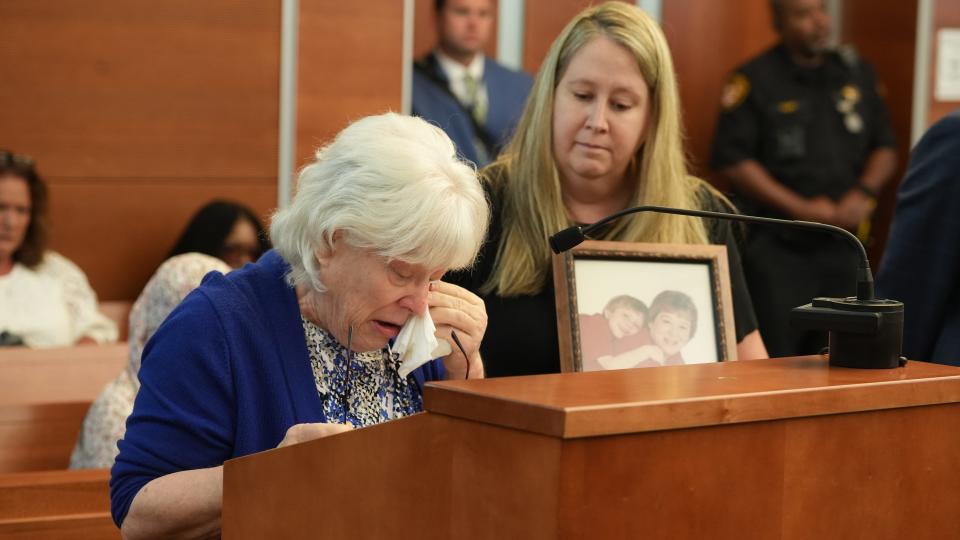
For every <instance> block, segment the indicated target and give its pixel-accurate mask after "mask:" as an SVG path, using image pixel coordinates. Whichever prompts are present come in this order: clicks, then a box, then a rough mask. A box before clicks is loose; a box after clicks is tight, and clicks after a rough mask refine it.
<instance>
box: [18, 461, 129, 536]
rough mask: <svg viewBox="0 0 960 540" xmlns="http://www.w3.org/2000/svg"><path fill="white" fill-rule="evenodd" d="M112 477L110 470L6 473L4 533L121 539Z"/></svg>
mask: <svg viewBox="0 0 960 540" xmlns="http://www.w3.org/2000/svg"><path fill="white" fill-rule="evenodd" d="M109 479H110V471H108V470H106V469H103V470H86V471H44V472H29V473H12V474H2V475H0V538H5V539H20V538H23V539H27V538H29V539H31V540H35V539H36V540H43V539H47V538H49V539H99V538H105V539H116V538H120V531H119V530H117V528H116V526H115V525H114V524H113V520H112V519H111V517H110V492H109V485H108V482H109Z"/></svg>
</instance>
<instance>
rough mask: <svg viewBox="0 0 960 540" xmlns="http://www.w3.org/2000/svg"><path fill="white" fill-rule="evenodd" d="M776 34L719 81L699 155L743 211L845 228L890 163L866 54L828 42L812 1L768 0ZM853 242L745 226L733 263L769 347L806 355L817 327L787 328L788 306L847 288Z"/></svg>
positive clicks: (820, 6) (864, 212)
mask: <svg viewBox="0 0 960 540" xmlns="http://www.w3.org/2000/svg"><path fill="white" fill-rule="evenodd" d="M771 7H772V11H773V21H774V26H775V28H776V30H777V32H778V34H779V35H780V42H779V43H778V44H777V45H775V46H774V47H773V48H771V49H769V50H767V51H766V52H764V53H763V54H761V55H760V56H757V57H756V58H754V59H752V60H751V61H749V62H747V63H746V64H744V65H743V66H741V67H740V68H738V69H737V70H736V71H735V72H734V73H733V75H732V76H731V77H730V79H729V81H728V82H727V84H726V87H725V88H724V91H723V95H722V98H721V103H722V106H723V111H722V113H721V115H720V119H719V122H718V125H717V133H716V137H715V139H714V144H713V155H712V157H711V165H712V166H713V168H714V169H715V170H718V171H719V172H720V173H721V174H722V175H723V176H725V177H727V178H728V179H729V180H730V182H731V184H732V186H733V188H734V191H735V194H736V196H737V198H738V199H739V201H740V204H742V207H741V210H742V211H744V212H745V213H749V214H756V215H763V216H770V217H779V218H787V219H801V220H808V221H819V222H822V223H829V224H832V225H837V226H839V227H843V228H846V229H849V230H852V231H856V229H857V228H858V226H859V225H860V224H861V223H864V222H866V220H867V218H868V217H869V215H870V213H871V212H872V210H873V208H874V206H875V202H876V197H877V193H878V192H879V191H880V189H881V188H882V187H883V185H884V184H885V183H886V182H887V180H889V179H890V177H891V176H892V175H893V174H894V170H895V168H896V153H895V151H894V149H893V143H894V141H893V133H892V131H891V128H890V122H889V118H888V115H887V111H886V106H885V105H884V103H883V99H882V98H881V96H880V94H879V93H878V91H877V81H876V78H875V75H874V72H873V69H872V68H871V67H870V65H869V64H867V63H866V62H864V61H863V60H861V59H860V58H858V57H857V55H856V53H855V52H854V51H853V50H852V49H840V50H830V49H828V48H827V43H828V39H829V35H830V19H829V17H828V15H827V13H826V10H825V7H824V0H772V1H771ZM856 266H857V257H856V253H855V252H854V251H853V250H852V249H851V248H850V247H849V245H848V244H846V243H844V242H843V241H841V240H838V239H834V238H831V237H828V236H826V235H821V234H819V233H810V232H807V231H794V230H785V229H782V228H773V227H769V226H754V227H752V228H751V231H750V236H749V239H748V240H747V245H746V247H745V257H744V270H745V271H746V276H747V282H748V284H749V286H750V293H751V295H752V296H753V300H754V305H755V307H756V311H757V316H758V318H759V320H760V331H761V334H762V335H763V338H764V342H765V344H766V345H767V350H768V351H769V352H770V354H771V356H792V355H798V354H813V353H816V352H819V350H820V349H822V347H824V346H826V337H825V335H823V334H822V333H810V332H799V331H796V330H793V329H791V328H790V325H789V312H790V309H791V308H793V307H796V306H799V305H802V304H806V303H808V302H810V301H811V299H812V298H813V297H815V296H850V295H853V294H855V292H856V290H855V272H856Z"/></svg>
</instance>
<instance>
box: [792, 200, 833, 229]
mask: <svg viewBox="0 0 960 540" xmlns="http://www.w3.org/2000/svg"><path fill="white" fill-rule="evenodd" d="M797 219H799V220H803V221H816V222H819V223H826V224H828V225H836V224H837V223H836V222H837V205H836V203H834V202H833V201H832V200H830V198H829V197H823V196H820V197H811V198H809V199H807V200H806V203H805V204H804V205H803V207H802V208H801V209H800V212H798V214H797Z"/></svg>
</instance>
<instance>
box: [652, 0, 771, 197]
mask: <svg viewBox="0 0 960 540" xmlns="http://www.w3.org/2000/svg"><path fill="white" fill-rule="evenodd" d="M661 26H662V27H663V32H664V34H665V35H666V37H667V42H668V43H669V45H670V51H671V52H672V53H673V62H674V69H675V70H676V72H677V81H678V82H677V84H678V86H679V92H680V103H681V105H682V107H683V121H684V122H683V123H684V129H685V131H686V136H687V141H686V147H687V156H688V159H689V161H690V165H691V167H692V170H693V172H694V173H695V174H697V175H700V176H702V177H707V176H709V164H710V146H711V145H712V144H713V137H714V130H715V129H716V125H717V116H718V115H719V114H720V95H721V92H722V90H723V85H724V83H725V82H726V79H727V77H728V76H729V74H730V72H731V71H733V69H735V68H736V67H737V66H739V65H740V64H742V63H743V62H745V61H747V60H749V59H750V58H752V57H753V56H755V55H757V54H760V53H761V52H763V51H764V50H765V49H766V48H768V47H770V46H771V45H773V44H774V43H775V42H776V41H777V35H776V32H775V31H774V30H773V25H772V23H771V19H770V7H769V2H768V0H741V1H740V2H738V3H737V6H736V7H735V8H734V7H733V6H732V5H731V4H730V3H728V2H704V1H703V0H670V1H669V2H664V3H663V16H662V22H661ZM712 180H713V182H714V183H715V184H717V185H718V187H720V188H721V189H724V190H725V189H728V188H729V186H728V185H727V183H726V182H725V181H722V180H720V179H719V178H716V177H715V178H712Z"/></svg>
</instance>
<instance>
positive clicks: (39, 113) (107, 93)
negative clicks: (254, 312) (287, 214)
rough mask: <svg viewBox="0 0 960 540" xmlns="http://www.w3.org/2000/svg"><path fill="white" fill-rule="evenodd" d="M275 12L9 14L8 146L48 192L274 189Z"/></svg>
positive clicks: (23, 10) (86, 9) (222, 8)
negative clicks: (219, 181) (94, 187)
mask: <svg viewBox="0 0 960 540" xmlns="http://www.w3.org/2000/svg"><path fill="white" fill-rule="evenodd" d="M273 4H279V2H245V3H240V4H238V3H236V2H232V1H230V0H214V1H207V2H193V1H191V0H171V1H167V2H150V1H147V0H133V1H117V0H62V1H61V0H35V1H30V2H2V3H0V36H3V37H2V38H0V40H2V43H4V44H5V46H3V47H0V64H2V65H3V66H5V69H4V71H5V75H4V81H3V85H0V106H2V107H3V110H4V115H3V116H4V121H3V124H2V126H3V127H0V138H2V140H3V145H4V146H10V147H12V148H15V149H17V150H19V151H21V152H24V153H28V154H31V155H33V157H35V158H36V159H37V162H38V163H39V164H40V166H41V168H42V171H43V173H44V174H46V175H47V176H48V177H51V178H59V177H71V178H77V177H82V178H122V179H125V180H130V179H134V178H171V177H184V178H207V177H230V178H234V177H260V178H262V177H266V176H270V175H275V174H276V140H277V128H276V125H277V118H278V117H277V107H276V102H277V99H278V98H277V96H278V90H277V83H276V81H277V73H278V66H279V59H278V55H279V43H278V40H279V5H273Z"/></svg>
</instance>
